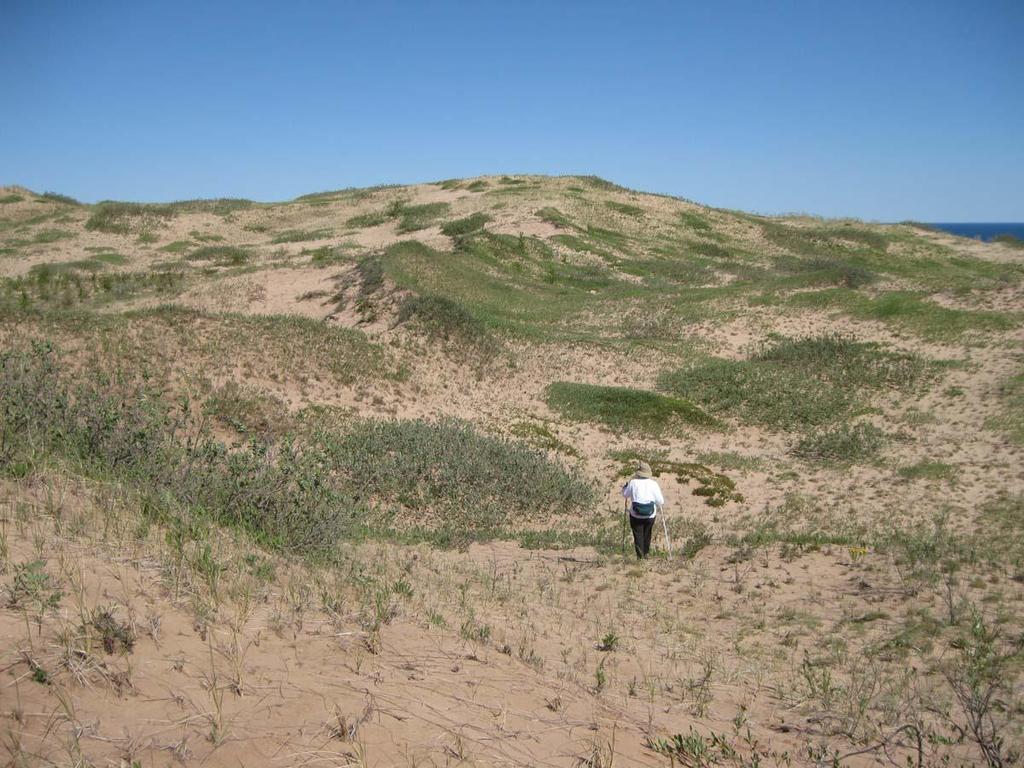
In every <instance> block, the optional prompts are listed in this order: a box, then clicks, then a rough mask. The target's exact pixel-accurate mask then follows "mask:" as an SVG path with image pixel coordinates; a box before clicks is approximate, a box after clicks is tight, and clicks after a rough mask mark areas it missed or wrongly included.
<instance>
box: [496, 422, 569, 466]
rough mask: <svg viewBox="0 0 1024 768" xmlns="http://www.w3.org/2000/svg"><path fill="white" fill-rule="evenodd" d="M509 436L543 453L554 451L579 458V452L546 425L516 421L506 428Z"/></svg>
mask: <svg viewBox="0 0 1024 768" xmlns="http://www.w3.org/2000/svg"><path fill="white" fill-rule="evenodd" d="M508 431H509V434H510V435H512V436H514V437H517V438H519V439H521V440H524V441H526V442H527V443H529V444H530V445H532V446H534V447H536V448H540V449H541V450H544V451H555V452H556V453H562V454H565V455H566V456H572V457H573V458H579V455H580V453H579V451H577V450H576V449H575V448H573V447H572V446H571V445H569V444H568V443H566V442H565V441H564V440H561V439H560V438H559V437H558V435H556V434H555V433H554V431H553V430H552V429H551V427H549V426H548V425H547V424H538V423H536V422H533V421H517V422H514V423H513V424H512V425H511V426H509V428H508Z"/></svg>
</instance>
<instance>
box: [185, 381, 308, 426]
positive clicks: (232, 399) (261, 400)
mask: <svg viewBox="0 0 1024 768" xmlns="http://www.w3.org/2000/svg"><path fill="white" fill-rule="evenodd" d="M203 412H204V413H207V414H209V415H210V416H213V417H214V418H215V419H217V420H218V421H220V422H221V423H223V424H225V425H226V426H228V427H231V428H232V429H234V430H235V431H236V432H238V433H239V434H241V435H246V436H251V437H258V438H262V439H267V438H271V437H275V436H281V435H284V434H286V433H288V432H290V431H292V430H294V428H295V419H294V418H293V417H292V416H291V414H289V412H288V406H287V405H286V404H285V403H284V401H282V400H281V399H280V398H278V397H275V396H273V395H269V394H267V393H264V392H260V391H259V390H257V389H255V388H253V387H247V386H244V385H240V384H238V383H236V382H234V381H229V382H227V383H226V384H224V385H222V386H220V387H218V388H217V389H215V390H214V391H213V393H212V394H211V395H210V396H209V397H208V398H207V399H206V401H205V402H204V403H203Z"/></svg>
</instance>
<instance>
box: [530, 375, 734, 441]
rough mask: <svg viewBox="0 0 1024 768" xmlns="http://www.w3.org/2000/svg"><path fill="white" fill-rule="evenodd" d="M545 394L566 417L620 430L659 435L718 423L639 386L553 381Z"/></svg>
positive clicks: (684, 403) (685, 403)
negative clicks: (635, 387) (686, 427)
mask: <svg viewBox="0 0 1024 768" xmlns="http://www.w3.org/2000/svg"><path fill="white" fill-rule="evenodd" d="M545 397H546V400H547V404H548V405H549V406H550V407H551V408H553V409H554V410H556V411H558V412H559V413H561V414H562V415H563V416H565V417H566V418H568V419H572V420H574V421H592V422H597V423H599V424H604V425H605V426H608V427H612V428H613V429H618V430H624V431H625V430H638V431H645V432H647V433H649V434H659V435H660V434H665V433H669V432H672V431H676V430H678V429H680V428H681V427H683V426H698V427H712V428H713V427H718V426H720V424H719V422H718V420H717V419H715V418H714V417H712V416H709V415H708V414H706V413H705V412H704V411H702V410H701V409H700V408H698V407H697V406H695V405H694V404H693V403H691V402H688V401H686V400H681V399H679V398H676V397H666V396H665V395H659V394H657V393H656V392H648V391H646V390H642V389H630V388H628V387H602V386H597V385H594V384H577V383H573V382H568V381H556V382H555V383H554V384H551V385H549V386H548V388H547V390H546V391H545Z"/></svg>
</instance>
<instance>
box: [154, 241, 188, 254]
mask: <svg viewBox="0 0 1024 768" xmlns="http://www.w3.org/2000/svg"><path fill="white" fill-rule="evenodd" d="M192 247H193V246H192V242H191V241H190V240H174V241H173V242H170V243H168V244H167V245H161V246H160V247H159V248H157V250H158V251H164V252H166V253H185V252H186V251H188V250H189V249H191V248H192Z"/></svg>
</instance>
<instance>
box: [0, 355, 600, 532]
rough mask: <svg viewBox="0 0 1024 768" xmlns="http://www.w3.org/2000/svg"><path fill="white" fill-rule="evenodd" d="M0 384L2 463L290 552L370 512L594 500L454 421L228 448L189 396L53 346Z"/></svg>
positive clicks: (506, 516) (435, 515) (448, 512)
mask: <svg viewBox="0 0 1024 768" xmlns="http://www.w3.org/2000/svg"><path fill="white" fill-rule="evenodd" d="M0 391H2V392H3V393H4V396H3V398H0V469H2V470H4V471H6V472H8V473H11V472H13V473H15V474H23V473H24V472H25V471H27V470H26V467H27V466H30V465H31V463H32V462H36V461H39V460H41V459H44V458H45V457H47V456H52V457H59V458H60V459H62V460H65V461H71V462H74V463H75V464H76V465H77V467H78V468H79V469H80V471H83V472H84V473H86V474H90V475H94V476H101V477H105V478H108V479H113V480H116V481H118V482H121V483H125V484H128V485H129V486H131V487H133V488H134V489H135V490H136V491H138V492H139V493H140V494H141V496H142V498H143V499H144V500H145V501H144V507H145V509H146V513H147V514H148V515H150V517H156V518H157V519H160V520H162V521H163V522H166V523H168V524H171V525H177V524H179V523H184V524H186V525H189V524H191V522H202V521H207V522H215V523H219V524H222V525H228V526H233V527H237V528H241V529H243V530H245V531H247V532H248V533H250V534H251V535H253V536H254V537H255V538H256V539H257V540H258V541H260V542H262V543H264V544H266V545H268V546H271V547H275V548H278V549H283V550H288V551H301V552H323V551H329V550H331V549H332V548H333V547H334V546H335V544H336V543H337V542H338V541H339V540H340V539H342V538H346V537H350V536H352V535H358V534H360V533H362V532H365V530H366V529H367V528H368V527H371V528H372V524H374V523H377V524H386V525H388V526H394V527H397V528H402V527H406V526H419V527H427V528H431V527H433V528H435V529H437V528H450V529H452V530H462V531H477V532H490V533H492V534H497V533H498V531H499V530H500V529H503V528H505V527H507V526H510V525H514V524H517V523H522V522H524V521H526V520H528V519H531V518H538V517H539V518H540V519H547V518H548V517H550V515H551V514H552V513H567V514H571V513H574V512H575V513H578V512H579V511H581V510H583V509H585V508H586V507H587V506H589V505H590V504H592V503H593V501H594V499H595V492H594V489H593V488H592V487H591V486H590V484H589V483H587V482H586V481H583V480H580V479H579V478H577V477H576V476H575V475H573V474H572V473H570V472H568V471H567V470H565V469H564V468H563V467H562V466H561V465H559V464H557V463H555V462H553V461H551V460H550V459H548V458H547V456H546V455H545V454H544V453H542V452H540V451H537V450H534V449H532V448H530V447H529V446H527V445H525V444H523V443H519V442H516V441H512V440H508V439H505V438H499V437H493V436H489V435H483V434H480V433H479V432H477V431H476V430H475V428H473V427H472V426H471V425H469V424H468V423H465V422H458V421H453V420H446V421H442V422H440V423H428V422H424V421H417V420H409V421H358V422H355V423H353V424H352V425H350V426H349V427H348V428H347V429H346V430H344V431H334V430H320V431H319V432H317V433H316V434H315V435H314V437H313V438H311V439H309V440H302V441H300V440H298V439H284V440H282V441H281V442H279V443H276V444H270V443H266V442H262V441H259V440H254V441H252V442H250V443H249V444H248V445H246V446H244V447H242V448H239V449H237V450H229V449H228V448H227V447H225V446H224V444H222V443H220V442H219V441H217V440H215V439H213V438H212V437H210V436H209V435H207V434H205V433H203V432H200V433H199V434H198V435H197V434H196V431H195V428H194V425H190V424H189V422H188V415H187V414H188V409H187V408H182V407H179V406H178V405H177V404H172V403H170V402H168V401H167V400H166V399H165V398H164V397H163V396H162V395H161V394H160V393H159V392H157V391H155V390H152V389H149V388H147V387H144V386H139V385H133V384H127V383H124V382H122V381H119V380H116V379H114V378H106V377H104V376H102V375H97V374H96V373H95V372H92V373H89V374H86V375H80V376H75V375H73V374H72V373H71V372H70V371H68V370H66V369H64V368H63V366H62V365H61V364H60V361H59V359H58V357H57V355H56V354H55V352H54V350H53V348H52V347H51V346H49V345H45V344H36V345H34V346H33V347H32V348H31V350H25V351H8V352H4V353H2V354H0ZM184 435H188V436H189V437H188V438H187V439H185V438H184V437H183V436H184ZM524 489H528V492H524ZM190 521H191V522H190Z"/></svg>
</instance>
